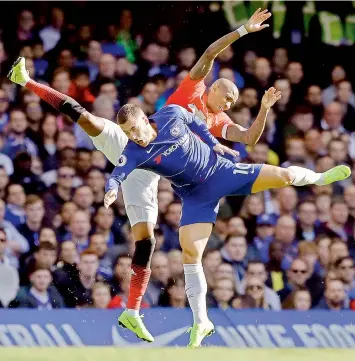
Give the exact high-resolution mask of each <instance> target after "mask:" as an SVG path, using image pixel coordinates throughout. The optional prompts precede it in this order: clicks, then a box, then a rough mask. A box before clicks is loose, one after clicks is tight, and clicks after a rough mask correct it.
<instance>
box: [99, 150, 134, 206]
mask: <svg viewBox="0 0 355 361" xmlns="http://www.w3.org/2000/svg"><path fill="white" fill-rule="evenodd" d="M136 167H137V158H135V157H134V156H131V155H130V156H127V155H126V154H122V155H121V157H120V158H119V160H118V165H117V166H116V167H115V169H114V170H113V171H112V173H111V175H110V178H109V179H108V180H107V182H106V186H105V198H104V206H105V207H106V208H108V207H109V206H110V205H111V204H112V203H113V202H114V201H115V200H116V199H117V194H118V189H119V188H120V187H121V184H122V182H123V181H124V180H125V179H126V178H127V177H128V175H129V174H130V173H131V172H133V170H134V169H135V168H136Z"/></svg>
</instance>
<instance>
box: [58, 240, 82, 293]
mask: <svg viewBox="0 0 355 361" xmlns="http://www.w3.org/2000/svg"><path fill="white" fill-rule="evenodd" d="M77 261H78V253H77V251H76V247H75V245H74V243H73V242H71V241H65V242H63V243H61V245H60V250H59V256H58V262H57V264H56V269H55V271H54V272H53V284H54V285H55V286H56V287H57V288H58V289H59V290H60V285H61V284H69V283H70V280H71V279H76V278H77V277H78V273H79V271H78V269H77ZM58 285H59V287H58Z"/></svg>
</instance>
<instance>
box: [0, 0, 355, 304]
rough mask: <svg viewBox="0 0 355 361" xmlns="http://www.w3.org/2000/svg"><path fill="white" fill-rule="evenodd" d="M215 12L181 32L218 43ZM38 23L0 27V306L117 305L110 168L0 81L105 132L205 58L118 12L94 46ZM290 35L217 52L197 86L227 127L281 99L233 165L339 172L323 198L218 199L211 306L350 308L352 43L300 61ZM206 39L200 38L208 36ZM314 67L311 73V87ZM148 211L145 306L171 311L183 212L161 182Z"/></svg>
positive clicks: (30, 13) (162, 96) (162, 95)
mask: <svg viewBox="0 0 355 361" xmlns="http://www.w3.org/2000/svg"><path fill="white" fill-rule="evenodd" d="M349 4H351V3H350V2H349ZM96 6H97V5H96ZM108 6H111V5H108ZM175 6H177V7H178V6H179V5H175ZM181 6H183V5H181ZM185 6H186V5H185ZM221 6H222V4H220V3H205V4H203V5H196V6H195V7H194V9H192V10H191V9H189V11H190V12H192V15H191V14H190V15H191V17H190V19H194V16H195V17H196V19H197V17H198V19H199V20H198V22H197V21H196V24H195V25H194V24H192V22H193V21H192V20H190V21H187V22H186V24H182V25H180V26H183V27H185V28H186V27H187V28H188V27H190V28H191V27H192V28H193V27H194V26H197V25H201V24H204V27H208V26H209V21H210V20H211V18H213V17H215V16H216V14H217V13H218V14H219V15H218V16H219V18H218V22H217V23H216V24H223V26H221V28H222V29H226V32H228V31H229V30H228V29H229V24H228V22H227V20H226V18H225V17H224V14H223V9H222V7H221ZM340 8H341V7H340ZM49 10H50V11H49V12H50V16H48V18H47V17H46V16H45V13H43V12H42V13H41V11H39V10H38V9H31V10H28V9H27V8H26V10H24V9H22V10H21V11H19V12H18V16H17V20H16V27H7V26H4V28H3V29H2V31H1V37H0V39H1V40H0V72H1V80H0V149H1V154H0V198H1V199H0V307H27V308H37V309H43V308H47V309H51V308H62V307H77V308H80V307H94V308H124V307H125V306H126V302H127V293H128V287H129V281H130V264H131V256H130V255H131V254H132V249H133V247H134V243H133V240H132V235H131V233H130V227H129V223H128V221H127V217H126V214H125V207H124V204H123V200H122V197H119V199H118V201H117V202H116V203H115V204H114V206H113V207H111V208H109V209H106V208H104V207H103V198H104V185H105V181H106V179H107V176H108V174H109V173H110V171H111V170H112V165H111V164H110V163H109V162H108V161H107V159H106V158H105V157H104V155H103V154H102V153H101V152H99V151H97V150H95V148H94V146H93V144H92V142H91V140H90V138H89V137H88V136H87V135H86V134H85V133H84V132H83V131H82V130H81V129H80V128H79V127H78V126H77V125H76V124H74V123H72V122H71V121H70V119H69V118H65V117H62V116H60V115H59V114H58V113H56V112H55V111H54V109H52V108H50V107H49V106H48V105H46V104H44V103H43V102H41V101H40V99H39V98H38V97H37V96H36V95H35V94H33V93H31V92H30V91H29V90H28V89H26V88H22V89H20V88H19V87H16V86H15V85H14V84H12V83H11V82H10V81H9V80H8V79H7V78H6V73H7V71H8V70H9V69H10V66H11V63H12V62H13V60H14V59H16V57H17V56H18V55H21V56H24V57H26V66H27V68H28V69H29V72H30V76H31V77H32V78H33V79H35V80H37V81H39V82H42V83H44V84H50V85H51V86H52V87H53V88H54V89H56V90H58V91H60V92H62V93H65V94H67V95H69V96H71V97H73V98H75V99H76V100H77V101H78V102H79V103H81V104H82V105H83V106H85V107H86V108H87V109H90V110H91V111H92V112H93V113H94V114H95V115H97V116H100V117H103V118H107V119H111V120H112V121H114V120H115V114H116V112H117V110H118V109H119V108H120V106H122V105H123V104H125V103H127V102H129V103H134V104H137V105H139V106H140V107H142V109H143V110H144V111H145V113H146V114H147V115H151V114H153V113H154V112H155V111H156V110H158V109H160V108H161V107H162V106H164V103H165V102H166V100H167V98H168V97H169V96H170V95H171V94H172V93H173V92H174V90H175V89H176V88H177V86H178V85H179V83H180V82H181V81H182V79H183V78H184V77H185V76H186V75H187V74H188V70H189V69H190V68H191V67H192V66H193V65H194V63H195V62H196V60H197V58H198V56H199V55H200V53H201V51H203V49H201V48H200V47H201V44H199V43H197V42H196V40H198V38H197V37H195V36H191V38H188V37H185V38H183V39H181V38H182V35H181V34H186V33H187V31H186V29H185V31H182V32H180V33H179V32H178V31H177V29H176V28H174V27H173V26H170V25H169V24H167V23H166V22H162V21H160V23H158V22H157V23H156V24H153V25H151V26H150V28H151V29H150V30H152V29H153V31H150V32H144V31H142V30H140V31H139V24H138V25H137V24H136V23H135V17H134V12H132V11H131V10H129V9H122V11H121V12H120V15H119V17H117V19H116V23H115V24H108V25H109V26H107V27H106V31H105V32H101V33H102V34H103V35H102V34H100V32H99V31H97V29H95V26H94V24H91V23H88V24H87V23H82V24H80V25H76V26H75V25H73V24H72V23H70V22H68V17H70V15H69V14H68V11H63V10H62V9H60V8H57V7H53V8H51V9H49ZM296 10H297V11H298V12H296ZM301 10H302V9H301ZM292 11H294V13H293V16H296V15H295V14H298V15H300V14H301V15H302V11H300V9H299V8H292V6H291V5H290V8H287V9H286V19H287V16H288V14H289V13H290V12H292ZM351 11H353V12H354V8H353V9H352V10H351ZM314 16H315V17H316V15H314ZM291 18H292V17H291ZM341 18H342V19H343V17H341ZM201 19H202V20H201ZM203 19H205V21H204V20H203ZM216 19H217V18H216ZM216 21H217V20H216ZM146 22H148V19H146ZM288 25H289V26H288V27H289V29H284V32H283V36H281V37H280V38H278V39H276V38H275V32H273V31H272V29H273V27H271V29H270V30H266V31H265V32H268V35H260V38H259V40H258V37H259V34H257V35H255V36H253V38H252V40H251V41H250V42H249V38H248V37H246V38H243V40H240V41H237V42H236V43H235V44H233V46H232V47H229V48H227V49H226V50H225V51H223V52H222V53H221V54H220V55H219V56H218V59H217V61H216V62H215V65H214V67H213V69H212V71H211V73H210V75H209V76H208V78H207V79H206V82H207V85H209V84H211V83H212V82H213V81H214V80H216V79H217V78H218V77H224V78H227V79H230V80H232V81H233V82H235V83H236V84H237V85H238V88H239V91H240V96H239V99H238V101H237V103H236V104H235V105H234V106H233V108H232V109H231V110H230V111H229V113H228V115H229V116H230V117H231V118H232V119H233V121H235V122H236V123H238V124H240V125H242V126H244V127H249V126H250V125H251V124H252V122H253V120H254V119H255V116H256V114H257V110H258V106H259V103H260V99H261V96H262V94H263V93H264V91H265V90H266V89H267V88H268V87H269V86H274V87H275V88H276V89H278V90H280V91H281V92H282V98H281V99H280V100H279V101H278V102H277V103H276V105H275V106H274V107H273V108H272V109H271V111H270V112H269V114H268V119H267V124H266V127H265V131H264V134H263V136H262V138H261V140H260V141H259V142H258V143H257V144H256V145H255V146H245V145H242V144H237V145H234V146H235V148H236V150H238V151H239V153H240V161H241V162H247V163H250V162H252V163H268V164H273V165H281V166H284V167H288V166H290V165H299V166H303V167H307V168H309V169H312V170H315V171H317V172H323V171H325V170H327V169H329V168H331V167H333V166H335V165H337V164H348V165H349V166H350V167H352V170H353V175H352V178H350V180H346V181H342V182H340V183H336V184H334V185H329V186H320V187H319V186H314V187H297V189H296V188H295V187H286V188H283V189H280V190H278V191H265V192H262V193H258V194H254V195H250V196H247V197H233V198H229V197H228V198H226V199H222V200H221V202H220V210H219V214H218V219H217V221H216V224H215V227H214V230H213V234H212V236H211V239H210V241H209V244H208V249H207V250H206V253H205V255H204V259H203V266H204V270H205V273H206V277H207V282H208V287H209V291H208V306H209V307H219V308H222V309H227V308H229V307H230V308H235V309H245V308H254V309H263V310H280V309H296V310H308V309H311V308H312V309H329V310H340V309H347V308H352V309H355V267H354V263H355V163H354V159H355V94H354V92H353V89H354V79H353V76H354V74H353V73H351V72H350V70H349V69H347V66H346V65H347V61H348V60H349V59H348V58H347V57H336V56H334V54H335V53H337V52H339V53H337V54H347V51H349V49H350V48H351V47H350V45H352V47H353V46H354V45H353V43H352V44H351V43H350V44H349V43H344V44H341V45H340V46H339V47H336V46H334V45H329V44H324V43H322V40H319V41H318V42H317V40H314V39H313V41H314V42H312V46H313V45H314V44H317V46H315V49H316V50H314V49H313V52H310V53H309V54H310V55H308V53H307V51H306V50H307V46H308V47H309V46H310V45H309V44H308V45H307V41H308V40H307V38H306V34H305V29H301V30H299V29H297V28H295V25H294V24H293V23H292V21H291V24H289V23H288ZM146 26H147V25H146ZM217 27H218V26H216V28H217ZM284 28H286V27H285V26H284ZM143 29H144V28H143ZM311 30H312V29H310V34H311V33H312V32H311ZM207 32H208V36H209V39H207V40H211V41H213V40H215V39H216V38H217V37H218V36H219V35H220V32H218V33H214V32H213V31H212V30H211V29H209V30H208V31H207ZM199 34H200V36H201V37H203V36H204V35H203V32H200V33H199ZM287 34H291V35H290V36H289V37H287ZM265 36H269V39H268V43H269V46H268V50H267V51H265V43H264V44H262V45H261V42H262V39H264V37H265ZM291 38H292V40H289V39H291ZM260 39H261V40H260ZM207 40H206V38H204V39H203V41H202V43H203V44H205V42H206V41H207ZM255 44H257V45H255ZM258 44H259V46H260V49H258ZM207 45H208V44H207ZM317 49H318V50H319V49H321V51H320V52H319V56H318V60H317V62H316V61H315V60H314V51H318V50H317ZM328 55H329V56H328ZM314 64H316V66H314ZM318 68H319V72H320V73H321V76H319V74H314V72H317V69H318ZM158 200H159V222H158V224H157V226H156V240H157V244H156V251H155V253H154V255H153V259H152V263H151V269H152V275H151V280H150V283H149V286H148V289H147V293H146V295H145V297H144V302H143V307H156V306H162V307H185V306H186V302H187V301H186V295H185V289H184V277H183V267H182V259H181V251H180V246H179V240H178V228H179V220H180V213H181V204H180V202H179V200H178V199H177V198H176V197H175V196H174V193H173V191H172V188H171V186H170V183H169V182H168V181H167V180H166V179H161V181H160V184H159V191H158Z"/></svg>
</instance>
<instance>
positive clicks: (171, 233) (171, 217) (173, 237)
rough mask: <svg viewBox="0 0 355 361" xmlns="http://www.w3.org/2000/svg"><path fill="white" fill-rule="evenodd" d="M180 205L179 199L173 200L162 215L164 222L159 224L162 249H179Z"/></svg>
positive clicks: (166, 250)
mask: <svg viewBox="0 0 355 361" xmlns="http://www.w3.org/2000/svg"><path fill="white" fill-rule="evenodd" d="M181 209H182V205H181V202H179V201H173V202H172V203H170V204H169V205H168V206H167V208H166V213H165V215H164V220H165V223H163V224H162V225H161V229H162V231H163V234H164V244H163V247H162V250H163V251H165V252H169V251H170V250H171V249H180V242H179V226H180V216H181Z"/></svg>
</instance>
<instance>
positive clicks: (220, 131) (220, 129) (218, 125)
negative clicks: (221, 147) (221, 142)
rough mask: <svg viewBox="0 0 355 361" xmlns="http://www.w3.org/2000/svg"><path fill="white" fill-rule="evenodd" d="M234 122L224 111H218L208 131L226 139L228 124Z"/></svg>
mask: <svg viewBox="0 0 355 361" xmlns="http://www.w3.org/2000/svg"><path fill="white" fill-rule="evenodd" d="M232 124H234V122H233V120H232V119H231V118H229V116H228V115H227V114H226V113H219V114H217V115H216V119H215V121H214V122H213V125H212V127H211V128H210V132H211V133H212V134H213V135H214V136H215V137H217V138H223V139H227V130H228V127H229V126H230V125H232Z"/></svg>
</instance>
